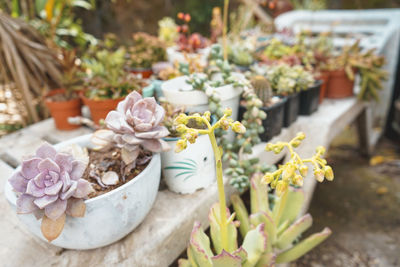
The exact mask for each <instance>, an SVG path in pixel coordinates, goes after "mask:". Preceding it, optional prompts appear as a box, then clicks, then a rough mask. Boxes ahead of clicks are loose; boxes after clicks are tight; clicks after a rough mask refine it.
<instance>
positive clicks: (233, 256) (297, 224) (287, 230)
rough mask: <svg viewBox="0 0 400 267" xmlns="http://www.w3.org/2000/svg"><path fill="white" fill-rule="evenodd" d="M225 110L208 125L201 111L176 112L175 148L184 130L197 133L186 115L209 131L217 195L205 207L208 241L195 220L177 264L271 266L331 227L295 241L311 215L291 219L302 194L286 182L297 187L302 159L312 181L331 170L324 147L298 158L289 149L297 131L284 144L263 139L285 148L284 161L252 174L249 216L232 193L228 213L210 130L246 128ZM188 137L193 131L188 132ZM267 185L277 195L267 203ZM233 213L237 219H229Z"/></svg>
mask: <svg viewBox="0 0 400 267" xmlns="http://www.w3.org/2000/svg"><path fill="white" fill-rule="evenodd" d="M230 114H231V111H230V110H226V111H225V114H224V116H223V117H222V118H221V119H220V120H219V121H218V122H217V123H216V124H214V126H212V127H211V126H210V125H209V123H208V124H207V121H209V119H208V118H207V116H203V117H201V116H192V117H191V116H189V117H187V116H184V115H182V116H178V117H177V119H176V123H177V124H178V129H179V132H180V133H181V134H182V139H181V142H180V143H178V144H177V148H176V149H177V150H178V151H182V150H184V149H185V148H186V146H187V141H188V138H187V137H186V134H188V133H190V132H197V133H199V132H198V130H196V129H193V128H190V127H187V126H186V125H185V124H186V122H187V121H188V119H190V118H195V119H196V120H199V121H202V122H203V123H204V124H206V125H208V130H206V131H205V133H207V134H208V135H209V137H210V140H211V143H212V144H213V151H214V154H215V159H216V172H217V185H218V198H219V202H218V203H216V204H214V205H213V206H212V207H211V209H210V213H209V222H210V237H211V240H210V238H209V237H208V236H207V235H206V234H205V232H204V231H203V229H202V228H201V224H200V223H199V222H195V223H194V227H193V231H192V233H191V236H190V242H189V246H188V249H187V256H188V260H186V259H180V260H179V266H181V267H184V266H185V267H190V266H209V267H212V266H274V265H275V264H276V263H286V262H291V261H293V260H296V259H298V258H299V257H301V256H303V255H304V254H305V253H307V252H308V251H310V250H311V249H313V248H314V247H315V246H317V245H318V244H320V243H321V242H323V241H324V240H325V239H326V238H327V237H328V236H329V235H330V234H331V230H330V229H329V228H325V229H324V230H323V231H322V232H320V233H317V234H314V235H311V236H310V237H308V238H306V239H305V240H303V241H301V242H298V243H295V241H296V239H297V238H298V237H299V235H300V234H301V233H303V232H304V231H305V230H307V229H308V228H309V227H310V226H311V224H312V218H311V216H310V215H309V214H307V215H305V216H303V217H301V218H299V219H297V220H296V217H297V215H298V214H299V213H300V211H301V203H302V202H303V201H304V195H303V194H302V193H301V192H300V191H299V190H293V189H289V185H290V184H293V185H295V186H302V182H303V179H304V177H305V176H306V175H307V170H308V167H307V166H306V165H305V163H312V164H313V167H314V176H315V178H316V179H317V180H318V181H323V180H324V178H326V179H328V180H330V181H331V180H333V171H332V169H331V167H330V166H328V165H326V161H325V160H324V159H323V158H322V155H323V154H324V148H322V147H318V148H317V153H316V154H315V155H314V156H313V157H311V158H309V159H301V158H300V156H299V155H298V154H297V153H296V152H294V150H293V148H294V147H297V146H298V145H300V143H301V140H303V139H304V138H305V135H304V134H303V133H299V134H298V135H297V136H296V137H295V138H294V139H293V140H291V141H290V142H288V143H286V142H278V143H277V144H267V147H266V149H267V150H272V151H274V152H275V153H280V152H281V151H282V150H283V149H284V148H285V147H288V148H289V150H290V152H291V156H290V160H289V161H288V162H287V163H286V164H284V165H281V166H280V168H279V169H278V170H276V171H274V172H273V173H266V174H265V175H264V176H262V175H260V174H258V175H257V176H255V177H253V179H252V185H251V196H250V203H251V204H250V205H251V213H252V215H251V216H249V215H248V214H249V213H248V212H247V209H246V208H245V206H244V203H243V202H242V201H241V200H240V199H239V197H238V196H237V195H234V196H233V197H232V202H233V204H234V209H235V213H233V214H231V213H230V210H229V208H228V207H227V206H226V200H225V190H224V184H223V179H222V164H221V160H222V156H223V155H222V153H223V151H222V149H221V148H219V147H218V145H217V142H216V138H215V135H214V131H215V130H216V129H218V128H222V129H224V130H227V129H229V128H232V129H233V130H234V131H236V132H238V133H240V134H242V133H244V132H245V131H246V129H245V128H244V127H243V125H241V124H240V123H239V122H234V121H233V120H232V119H230V118H229V116H230ZM192 136H193V134H191V135H190V137H192ZM194 140H196V139H195V138H194ZM191 143H192V142H191ZM268 184H271V187H272V188H273V189H275V192H276V196H277V197H276V199H275V201H274V203H273V205H272V208H271V206H270V203H269V195H268ZM235 216H236V217H237V219H238V220H239V222H240V223H235V221H234V219H235ZM237 227H238V228H239V230H240V233H241V235H242V238H241V239H240V240H242V242H243V243H242V245H241V246H239V245H238V234H237V229H236V228H237ZM210 241H211V242H212V243H211V242H210ZM211 245H213V247H211Z"/></svg>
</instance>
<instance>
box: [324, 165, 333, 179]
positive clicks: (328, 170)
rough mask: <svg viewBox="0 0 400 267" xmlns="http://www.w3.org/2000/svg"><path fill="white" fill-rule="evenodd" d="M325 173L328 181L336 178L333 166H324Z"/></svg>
mask: <svg viewBox="0 0 400 267" xmlns="http://www.w3.org/2000/svg"><path fill="white" fill-rule="evenodd" d="M324 173H325V177H326V180H328V181H332V180H333V178H334V175H333V170H332V168H331V167H330V166H325V167H324Z"/></svg>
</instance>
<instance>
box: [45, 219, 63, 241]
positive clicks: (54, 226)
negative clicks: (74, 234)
mask: <svg viewBox="0 0 400 267" xmlns="http://www.w3.org/2000/svg"><path fill="white" fill-rule="evenodd" d="M65 217H66V216H65V213H64V214H63V215H61V216H60V217H58V219H57V220H55V221H53V220H52V219H50V218H48V217H47V216H46V215H44V216H43V219H42V225H41V227H40V228H41V230H42V234H43V236H44V237H45V238H46V239H47V240H48V241H49V242H51V241H53V240H54V239H56V238H57V237H58V236H59V235H60V234H61V232H62V230H63V229H64V224H65Z"/></svg>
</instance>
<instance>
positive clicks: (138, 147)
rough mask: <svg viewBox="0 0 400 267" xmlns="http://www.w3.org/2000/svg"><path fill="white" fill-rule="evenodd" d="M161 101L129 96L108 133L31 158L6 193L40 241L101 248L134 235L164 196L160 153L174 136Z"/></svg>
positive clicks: (113, 114) (113, 113) (112, 116)
mask: <svg viewBox="0 0 400 267" xmlns="http://www.w3.org/2000/svg"><path fill="white" fill-rule="evenodd" d="M163 119H164V109H163V108H162V107H161V106H159V105H158V104H157V103H156V102H155V100H154V98H144V99H143V98H142V96H141V95H139V94H138V93H137V92H133V93H131V94H129V95H128V96H127V97H126V99H125V100H124V101H121V102H120V103H119V104H118V107H117V110H115V111H111V112H110V113H109V114H108V115H107V118H106V120H105V124H106V126H107V129H102V130H98V131H96V132H95V133H94V134H93V135H91V134H90V135H85V136H81V137H77V138H75V139H72V140H69V141H66V142H62V143H60V144H58V145H56V146H55V147H52V146H51V145H49V144H44V145H43V146H41V147H40V148H39V149H38V150H37V151H36V154H35V155H34V156H32V157H30V158H28V159H26V160H24V161H23V162H22V164H21V166H20V167H19V168H17V169H16V171H15V173H14V174H13V176H12V177H11V178H10V179H9V181H8V183H7V184H6V188H5V194H6V197H7V200H8V201H9V203H10V205H11V206H12V208H14V209H15V210H16V212H17V213H18V217H19V219H20V220H21V221H22V223H23V224H25V225H26V227H27V228H28V230H29V231H30V232H32V233H33V234H35V235H36V236H38V237H39V238H41V239H43V240H45V241H48V242H51V243H52V244H54V245H56V246H59V247H63V248H68V249H93V248H98V247H102V246H106V245H108V244H111V243H113V242H115V241H117V240H119V239H121V238H123V237H124V236H126V235H127V234H128V233H130V232H131V231H132V230H133V229H134V228H135V227H136V226H138V225H139V224H140V223H141V221H142V220H143V219H144V218H145V216H146V215H147V213H148V212H149V211H150V209H151V206H152V204H153V203H154V200H155V198H156V195H157V191H158V186H159V181H160V176H161V162H160V154H159V153H160V152H162V151H166V150H167V149H168V148H169V147H168V144H167V143H166V142H165V141H163V140H162V138H163V137H166V136H167V135H168V134H169V132H168V130H167V129H166V128H165V127H164V126H162V125H161V123H162V122H163Z"/></svg>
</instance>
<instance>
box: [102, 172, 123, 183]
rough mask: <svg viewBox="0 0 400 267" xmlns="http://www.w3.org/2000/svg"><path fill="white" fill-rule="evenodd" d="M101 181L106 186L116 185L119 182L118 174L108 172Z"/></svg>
mask: <svg viewBox="0 0 400 267" xmlns="http://www.w3.org/2000/svg"><path fill="white" fill-rule="evenodd" d="M101 181H102V182H103V183H104V184H105V185H116V184H117V183H118V181H119V178H118V174H117V173H116V172H113V171H108V172H105V173H104V174H103V176H102V177H101Z"/></svg>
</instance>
